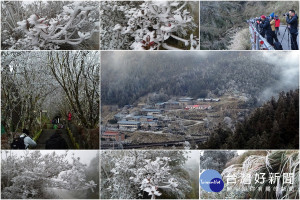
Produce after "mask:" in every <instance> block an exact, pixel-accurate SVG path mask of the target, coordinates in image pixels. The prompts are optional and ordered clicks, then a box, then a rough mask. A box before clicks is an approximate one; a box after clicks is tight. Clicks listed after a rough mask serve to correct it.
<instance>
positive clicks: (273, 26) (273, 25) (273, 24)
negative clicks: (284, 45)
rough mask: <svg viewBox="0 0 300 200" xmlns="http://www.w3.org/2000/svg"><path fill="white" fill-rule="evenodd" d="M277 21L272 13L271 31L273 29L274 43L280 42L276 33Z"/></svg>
mask: <svg viewBox="0 0 300 200" xmlns="http://www.w3.org/2000/svg"><path fill="white" fill-rule="evenodd" d="M275 23H276V22H275V19H274V13H272V14H271V15H270V25H271V29H272V42H274V41H273V40H275V41H276V42H278V38H277V35H276V33H275Z"/></svg>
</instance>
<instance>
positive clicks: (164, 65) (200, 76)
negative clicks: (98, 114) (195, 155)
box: [101, 52, 298, 106]
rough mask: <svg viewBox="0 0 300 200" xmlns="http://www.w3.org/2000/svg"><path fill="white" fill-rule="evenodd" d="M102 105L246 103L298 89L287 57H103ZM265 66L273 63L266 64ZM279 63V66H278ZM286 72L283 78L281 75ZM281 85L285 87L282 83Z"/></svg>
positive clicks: (211, 54) (245, 54) (246, 54)
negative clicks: (181, 100) (157, 100)
mask: <svg viewBox="0 0 300 200" xmlns="http://www.w3.org/2000/svg"><path fill="white" fill-rule="evenodd" d="M101 56H102V63H101V70H102V81H101V83H102V86H101V90H102V104H105V105H107V104H118V105H119V106H123V105H126V104H133V103H134V102H135V101H137V100H138V99H139V98H140V97H142V96H144V95H147V94H148V93H152V92H157V93H163V94H166V95H168V96H191V97H194V98H200V97H213V96H221V95H223V94H224V93H225V92H231V93H245V94H246V96H247V97H248V98H249V101H248V103H249V104H254V103H255V102H256V101H257V100H258V101H260V100H266V99H268V98H270V97H271V95H273V94H275V93H278V92H280V91H282V90H285V91H286V90H289V89H295V88H297V87H298V76H297V74H298V60H297V59H294V60H295V61H294V60H293V59H287V58H291V55H290V54H289V53H288V52H282V53H280V54H276V56H275V55H274V54H273V53H271V52H270V53H260V52H252V53H251V54H249V52H209V53H208V52H172V53H168V52H159V53H157V52H147V53H144V52H134V53H131V52H103V53H102V54H101ZM270 60H272V61H274V62H270ZM279 61H280V62H279ZM288 70H290V72H289V73H288V74H287V76H291V77H282V76H283V75H286V71H288ZM285 79H288V80H289V81H290V82H288V83H283V81H285Z"/></svg>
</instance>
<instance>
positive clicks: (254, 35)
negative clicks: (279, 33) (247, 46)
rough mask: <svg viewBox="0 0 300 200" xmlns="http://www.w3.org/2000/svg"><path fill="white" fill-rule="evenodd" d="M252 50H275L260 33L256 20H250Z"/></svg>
mask: <svg viewBox="0 0 300 200" xmlns="http://www.w3.org/2000/svg"><path fill="white" fill-rule="evenodd" d="M248 24H249V31H250V42H251V46H252V50H275V49H274V47H273V46H272V45H271V44H270V43H269V42H268V41H267V40H266V39H265V38H264V37H263V36H262V35H261V34H260V33H259V32H258V30H257V28H256V27H255V26H256V25H257V24H256V21H255V19H250V20H248Z"/></svg>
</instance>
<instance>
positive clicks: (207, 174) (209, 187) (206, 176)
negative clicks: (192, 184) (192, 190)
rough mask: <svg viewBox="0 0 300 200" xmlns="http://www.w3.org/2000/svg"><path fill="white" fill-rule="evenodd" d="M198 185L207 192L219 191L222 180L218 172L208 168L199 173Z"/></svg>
mask: <svg viewBox="0 0 300 200" xmlns="http://www.w3.org/2000/svg"><path fill="white" fill-rule="evenodd" d="M200 186H201V187H202V189H203V190H205V191H207V192H220V191H222V190H223V188H224V182H223V180H222V176H221V174H220V173H219V172H217V171H216V170H213V169H208V170H205V171H204V172H202V174H201V175H200Z"/></svg>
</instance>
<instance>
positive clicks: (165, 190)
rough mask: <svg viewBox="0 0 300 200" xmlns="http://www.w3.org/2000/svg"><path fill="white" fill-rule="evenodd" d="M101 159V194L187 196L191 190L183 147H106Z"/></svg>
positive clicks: (111, 195) (135, 196) (124, 196)
mask: <svg viewBox="0 0 300 200" xmlns="http://www.w3.org/2000/svg"><path fill="white" fill-rule="evenodd" d="M100 159H101V187H100V188H101V192H100V194H101V197H100V198H103V199H105V198H111V199H136V198H149V196H150V197H151V198H152V199H154V198H156V197H162V196H164V197H165V198H166V197H172V198H185V197H186V195H187V193H189V192H190V191H191V190H192V187H191V183H190V178H189V175H188V172H187V171H186V169H184V166H183V165H184V163H185V162H186V155H185V152H183V151H181V152H178V151H169V152H166V151H164V152H159V151H151V152H148V151H122V152H119V151H118V152H116V151H105V152H102V153H100Z"/></svg>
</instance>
